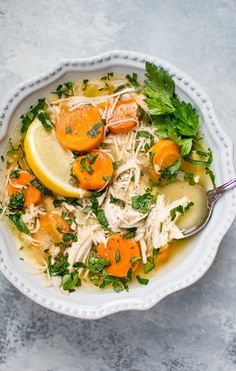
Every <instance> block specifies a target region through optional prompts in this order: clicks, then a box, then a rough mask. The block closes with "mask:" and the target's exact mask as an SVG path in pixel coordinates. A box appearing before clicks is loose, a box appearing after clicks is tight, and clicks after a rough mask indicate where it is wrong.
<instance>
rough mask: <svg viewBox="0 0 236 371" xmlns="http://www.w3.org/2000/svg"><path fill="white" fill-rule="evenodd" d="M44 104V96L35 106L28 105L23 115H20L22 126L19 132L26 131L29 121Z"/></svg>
mask: <svg viewBox="0 0 236 371" xmlns="http://www.w3.org/2000/svg"><path fill="white" fill-rule="evenodd" d="M44 106H45V98H43V99H39V100H38V102H37V103H36V105H35V106H33V107H30V110H29V111H28V112H27V113H25V114H24V115H21V120H22V127H21V132H22V133H26V131H27V130H28V128H29V126H30V124H31V122H32V121H33V120H34V119H35V117H36V116H37V114H38V113H39V112H40V111H41V110H43V109H44Z"/></svg>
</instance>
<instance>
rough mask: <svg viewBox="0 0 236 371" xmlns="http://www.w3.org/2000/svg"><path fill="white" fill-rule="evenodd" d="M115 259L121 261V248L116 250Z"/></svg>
mask: <svg viewBox="0 0 236 371" xmlns="http://www.w3.org/2000/svg"><path fill="white" fill-rule="evenodd" d="M115 261H116V263H119V261H120V250H119V249H117V250H116V253H115Z"/></svg>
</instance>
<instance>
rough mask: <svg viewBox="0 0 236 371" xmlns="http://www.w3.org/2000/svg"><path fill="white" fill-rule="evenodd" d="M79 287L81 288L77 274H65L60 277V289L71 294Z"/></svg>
mask: <svg viewBox="0 0 236 371" xmlns="http://www.w3.org/2000/svg"><path fill="white" fill-rule="evenodd" d="M79 286H81V279H80V278H79V273H78V272H71V273H67V274H65V275H64V276H63V277H62V280H61V287H62V288H63V290H65V291H69V292H73V291H75V289H76V288H77V287H79Z"/></svg>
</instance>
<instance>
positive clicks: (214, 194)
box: [182, 178, 236, 238]
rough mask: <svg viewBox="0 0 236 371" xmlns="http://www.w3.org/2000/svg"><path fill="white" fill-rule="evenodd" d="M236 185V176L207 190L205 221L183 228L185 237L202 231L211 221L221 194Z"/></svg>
mask: <svg viewBox="0 0 236 371" xmlns="http://www.w3.org/2000/svg"><path fill="white" fill-rule="evenodd" d="M235 187H236V178H235V179H232V180H229V181H228V182H226V183H224V184H222V185H221V186H219V187H217V188H215V189H211V190H209V191H207V192H206V194H207V213H206V216H205V218H204V219H203V221H202V222H201V223H200V224H199V225H197V226H193V227H190V228H186V229H185V230H183V231H182V233H183V238H187V237H191V236H193V235H194V234H196V233H198V232H199V231H201V230H202V229H203V228H204V227H205V226H206V225H207V223H208V222H209V220H210V218H211V215H212V211H213V208H214V206H215V203H216V201H217V200H219V198H220V197H221V196H223V194H225V192H227V191H229V190H231V189H233V188H235Z"/></svg>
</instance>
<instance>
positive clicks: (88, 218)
mask: <svg viewBox="0 0 236 371" xmlns="http://www.w3.org/2000/svg"><path fill="white" fill-rule="evenodd" d="M13 138H14V139H13ZM13 138H12V140H10V142H9V145H8V148H7V149H6V153H4V154H3V156H2V174H4V176H3V177H2V184H1V201H2V202H1V204H2V205H1V211H2V213H1V216H2V218H3V219H5V220H6V221H7V223H8V224H9V225H10V226H11V228H12V230H13V232H14V233H15V234H16V236H17V238H18V240H19V244H20V247H21V249H22V251H23V253H24V252H25V255H26V256H27V257H28V258H29V259H30V260H31V261H32V262H34V264H35V265H37V267H38V269H39V270H40V271H41V272H42V274H44V275H45V276H46V277H47V279H48V281H49V282H50V283H51V284H52V285H53V286H54V287H55V288H57V289H59V290H61V291H68V292H70V293H71V292H73V291H75V290H77V289H79V287H80V286H81V285H83V284H84V283H88V282H89V283H90V284H93V285H95V286H97V287H99V288H100V289H105V288H106V287H112V288H113V289H114V290H115V291H116V292H117V293H118V292H121V291H123V290H128V288H129V284H130V283H131V282H132V281H137V282H138V283H139V284H141V285H147V284H148V282H149V279H151V277H150V274H152V272H154V271H156V270H158V267H159V266H160V265H161V264H164V263H165V262H166V261H168V260H169V259H172V256H173V251H174V248H175V249H176V245H177V244H176V242H175V241H176V240H181V239H182V237H183V233H182V232H183V230H184V229H185V228H188V227H190V226H193V225H197V224H198V223H199V222H200V221H201V220H202V219H203V218H204V215H205V212H206V194H205V192H204V189H203V188H202V187H200V185H206V184H207V182H208V179H211V180H212V182H213V183H214V174H213V173H212V171H211V169H210V165H211V162H212V153H211V151H210V150H209V149H208V150H207V151H206V150H205V149H204V146H203V145H202V143H201V140H200V139H199V120H198V113H197V112H196V110H195V109H194V108H193V107H192V106H191V104H190V103H185V102H183V101H181V100H180V98H178V96H177V95H176V93H175V84H174V81H173V80H172V78H171V76H170V75H169V74H168V73H167V72H166V71H165V70H164V69H162V68H161V67H157V66H155V65H153V64H150V63H146V79H145V81H144V82H141V81H139V80H138V76H137V75H136V74H135V73H133V74H132V75H127V76H116V75H114V74H113V73H112V72H109V73H108V74H107V75H105V76H102V77H98V78H97V79H93V80H89V79H84V80H78V81H69V82H65V83H64V84H60V85H59V86H57V87H56V89H55V91H54V92H52V93H50V94H49V95H48V96H47V97H46V98H41V99H39V100H38V102H36V103H35V105H34V106H33V107H30V108H29V111H28V112H27V113H25V114H24V115H22V117H21V123H19V126H18V127H17V128H16V133H15V135H14V137H13Z"/></svg>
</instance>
